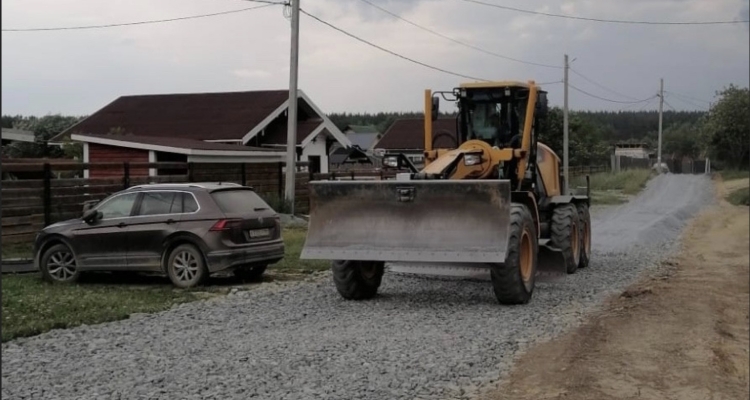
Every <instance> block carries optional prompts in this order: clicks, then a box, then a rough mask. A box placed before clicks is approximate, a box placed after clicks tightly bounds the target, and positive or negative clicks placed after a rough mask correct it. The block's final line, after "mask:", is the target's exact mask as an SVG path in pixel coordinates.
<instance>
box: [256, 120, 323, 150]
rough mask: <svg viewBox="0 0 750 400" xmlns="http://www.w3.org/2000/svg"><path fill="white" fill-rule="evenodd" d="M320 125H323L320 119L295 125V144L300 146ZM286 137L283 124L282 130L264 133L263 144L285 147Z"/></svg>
mask: <svg viewBox="0 0 750 400" xmlns="http://www.w3.org/2000/svg"><path fill="white" fill-rule="evenodd" d="M321 124H323V119H321V118H315V119H309V120H307V121H300V122H299V123H297V144H298V145H299V144H302V142H303V141H304V140H305V139H306V138H307V137H308V136H310V134H311V133H313V131H315V130H316V129H317V128H320V127H321ZM321 129H322V128H321ZM286 136H287V129H286V124H284V126H283V129H274V130H269V131H268V132H266V135H265V136H263V144H270V145H286Z"/></svg>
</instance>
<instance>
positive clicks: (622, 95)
mask: <svg viewBox="0 0 750 400" xmlns="http://www.w3.org/2000/svg"><path fill="white" fill-rule="evenodd" d="M569 69H570V71H571V72H573V73H574V74H576V75H578V76H580V77H581V78H583V79H584V80H586V81H587V82H589V83H592V84H594V85H596V86H598V87H599V88H601V89H604V90H606V91H608V92H610V93H612V94H616V95H618V96H620V97H624V98H626V99H630V100H634V101H637V100H638V99H636V98H634V97H630V96H627V95H624V94H622V93H619V92H617V91H615V90H612V89H610V88H608V87H606V86H604V85H602V84H601V83H597V82H595V81H594V80H592V79H590V78H588V77H586V76H585V75H583V74H582V73H580V72H578V71H576V70H574V69H573V68H569Z"/></svg>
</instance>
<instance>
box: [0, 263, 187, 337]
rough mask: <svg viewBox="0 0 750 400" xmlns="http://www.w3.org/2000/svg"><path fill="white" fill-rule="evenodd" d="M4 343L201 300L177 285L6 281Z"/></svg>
mask: <svg viewBox="0 0 750 400" xmlns="http://www.w3.org/2000/svg"><path fill="white" fill-rule="evenodd" d="M2 294H3V298H2V304H3V329H2V341H3V342H6V341H8V340H10V339H13V338H17V337H24V336H33V335H37V334H40V333H43V332H46V331H49V330H51V329H58V328H70V327H74V326H78V325H81V324H88V325H90V324H97V323H102V322H108V321H116V320H120V319H125V318H128V316H129V315H130V314H132V313H151V312H157V311H162V310H166V309H169V308H170V307H172V306H173V305H174V304H178V303H184V302H188V301H193V300H197V299H199V298H200V297H199V296H198V295H197V294H196V293H194V292H192V291H181V290H175V289H173V288H172V287H171V285H167V284H161V285H154V284H153V283H152V284H151V285H149V286H147V287H143V286H139V287H136V286H133V285H132V284H115V283H112V284H107V283H104V284H102V283H78V284H74V285H58V284H49V283H47V282H44V281H42V280H41V278H40V277H39V276H38V275H4V276H3V279H2Z"/></svg>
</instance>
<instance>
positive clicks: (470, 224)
mask: <svg viewBox="0 0 750 400" xmlns="http://www.w3.org/2000/svg"><path fill="white" fill-rule="evenodd" d="M509 214H510V184H509V182H508V181H506V180H484V181H454V180H434V181H429V180H428V181H425V180H413V181H376V182H356V181H355V182H351V181H348V182H347V181H326V182H311V183H310V224H309V229H308V233H307V239H306V241H305V246H304V248H303V249H302V254H301V258H302V259H324V260H363V261H367V260H371V261H386V262H449V263H501V262H503V261H504V260H505V253H506V248H507V242H508V230H509Z"/></svg>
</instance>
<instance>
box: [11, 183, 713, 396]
mask: <svg viewBox="0 0 750 400" xmlns="http://www.w3.org/2000/svg"><path fill="white" fill-rule="evenodd" d="M712 190H713V189H712V185H711V182H710V180H709V179H708V178H707V177H705V176H683V175H667V176H660V177H657V178H656V179H654V180H653V181H651V182H650V184H649V186H648V187H647V188H646V190H645V191H644V193H643V194H642V195H641V196H639V197H638V198H637V199H636V200H634V201H633V202H631V203H629V204H627V205H624V206H620V207H617V208H613V209H611V212H609V213H607V212H597V213H595V219H594V222H593V232H594V240H593V246H594V257H593V260H592V263H591V265H590V266H589V268H587V269H583V270H579V271H578V273H576V274H575V275H572V276H568V277H565V278H564V279H563V280H561V281H556V282H546V283H540V284H539V285H538V286H537V290H536V291H535V293H534V298H533V299H532V301H531V303H530V304H528V305H525V306H516V307H509V306H501V305H498V304H497V303H496V301H495V298H494V295H493V293H492V288H491V286H490V285H489V283H488V282H484V281H458V280H455V279H435V278H424V277H417V276H409V275H399V274H386V277H385V278H384V282H383V285H382V286H381V291H380V293H381V295H380V296H378V297H377V298H376V299H374V300H370V301H365V302H353V301H344V300H342V299H341V298H340V296H339V295H338V294H337V293H336V291H335V288H334V286H333V283H332V282H331V281H330V277H327V278H325V279H323V280H322V281H319V282H312V283H311V282H307V283H301V284H296V285H289V286H288V287H287V288H285V289H283V290H263V289H261V290H258V291H248V292H237V293H235V294H233V295H232V296H228V297H226V298H223V299H219V300H213V301H206V302H198V303H190V304H184V305H181V306H179V307H176V308H174V309H172V310H169V311H166V312H162V313H159V314H153V315H139V316H138V317H137V318H132V319H129V320H124V321H119V322H113V323H107V324H102V325H97V326H85V327H79V328H74V329H68V330H57V331H52V332H49V333H46V334H43V335H40V336H37V337H34V338H28V339H19V340H15V341H13V342H10V343H7V344H4V345H3V346H2V365H3V368H2V398H3V399H156V398H180V399H247V398H253V397H256V398H262V399H310V398H321V399H399V398H403V399H407V398H408V399H413V398H420V399H433V398H434V399H443V398H469V397H471V396H473V395H476V394H478V393H479V391H480V390H481V389H482V388H484V389H486V388H488V387H492V386H493V383H497V381H498V379H501V378H502V377H503V376H504V374H505V373H507V372H508V371H509V369H510V367H511V365H512V362H513V359H514V358H515V357H517V356H518V355H519V352H520V351H521V350H523V349H525V348H526V347H527V346H529V345H531V344H533V343H534V342H537V341H539V340H544V339H548V338H551V337H553V336H555V335H558V334H560V333H562V332H564V331H566V330H568V329H570V328H572V327H573V326H575V325H577V324H578V323H580V321H581V320H582V318H583V316H584V315H585V314H586V313H587V312H590V311H591V310H592V308H594V307H596V306H597V304H599V303H600V302H601V300H602V299H603V298H604V297H605V296H606V295H608V294H611V293H612V292H614V291H618V290H622V289H623V288H624V287H625V286H626V285H628V284H629V283H631V282H632V281H634V280H635V279H636V278H637V276H638V274H639V272H642V271H643V270H646V269H648V268H651V267H653V266H654V265H655V263H656V262H657V261H658V260H659V259H660V258H662V257H664V256H665V255H666V254H667V253H668V252H669V251H670V250H672V249H673V247H672V245H671V243H672V242H673V241H674V240H675V239H676V238H677V236H678V235H679V232H680V228H681V227H682V226H683V225H684V223H685V222H686V219H687V218H688V217H690V216H692V215H693V214H694V213H695V212H697V211H698V210H699V209H700V208H701V207H703V206H705V205H706V204H708V203H710V202H711V201H712V199H713V192H712Z"/></svg>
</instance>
